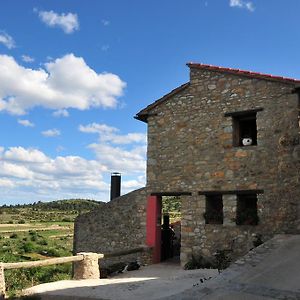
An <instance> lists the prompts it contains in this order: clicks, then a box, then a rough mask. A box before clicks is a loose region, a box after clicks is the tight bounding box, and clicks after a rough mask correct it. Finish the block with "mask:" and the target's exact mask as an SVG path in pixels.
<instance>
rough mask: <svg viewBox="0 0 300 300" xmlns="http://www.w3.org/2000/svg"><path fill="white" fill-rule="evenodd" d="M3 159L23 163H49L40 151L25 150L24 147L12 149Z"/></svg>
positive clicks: (2, 156)
mask: <svg viewBox="0 0 300 300" xmlns="http://www.w3.org/2000/svg"><path fill="white" fill-rule="evenodd" d="M3 151H4V150H3ZM1 158H3V159H5V160H9V161H14V162H23V163H24V162H26V163H46V162H48V161H49V159H48V158H47V156H46V155H45V154H44V153H43V152H41V151H40V150H38V149H32V148H29V149H24V148H23V147H10V148H9V149H8V150H6V151H5V152H4V153H2V154H1Z"/></svg>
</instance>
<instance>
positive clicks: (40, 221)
mask: <svg viewBox="0 0 300 300" xmlns="http://www.w3.org/2000/svg"><path fill="white" fill-rule="evenodd" d="M101 205H104V203H103V202H102V203H101V202H96V201H91V200H78V199H76V200H60V201H53V202H48V203H42V202H37V203H33V204H29V205H14V206H6V205H3V206H1V207H0V212H1V213H0V216H1V217H0V218H1V219H0V220H1V223H2V224H3V223H5V225H2V226H1V227H0V262H20V261H33V260H40V259H46V258H51V257H62V256H70V255H72V247H73V221H74V219H75V217H76V216H77V215H78V214H79V213H80V212H87V211H89V210H91V209H95V208H99V207H101ZM71 269H72V266H71V263H69V264H62V265H54V266H47V267H38V268H31V269H16V270H6V271H5V279H6V286H7V290H8V294H9V295H10V296H13V295H15V294H16V293H18V291H20V290H22V289H24V288H27V287H30V286H33V285H37V284H40V283H45V282H51V281H57V280H63V279H70V278H71Z"/></svg>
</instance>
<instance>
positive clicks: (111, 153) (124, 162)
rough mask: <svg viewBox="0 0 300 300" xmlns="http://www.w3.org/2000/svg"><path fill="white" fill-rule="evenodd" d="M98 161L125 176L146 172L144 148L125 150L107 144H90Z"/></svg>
mask: <svg viewBox="0 0 300 300" xmlns="http://www.w3.org/2000/svg"><path fill="white" fill-rule="evenodd" d="M89 148H90V149H92V150H93V151H94V153H95V155H96V158H97V160H98V161H101V162H105V164H106V165H107V166H109V169H110V170H113V171H118V172H121V173H124V174H126V175H128V174H132V173H141V172H142V173H143V172H145V171H146V161H145V156H146V150H147V149H146V146H140V147H134V148H133V149H131V150H126V149H124V148H121V147H114V146H112V145H108V144H100V143H99V144H98V143H94V144H90V145H89Z"/></svg>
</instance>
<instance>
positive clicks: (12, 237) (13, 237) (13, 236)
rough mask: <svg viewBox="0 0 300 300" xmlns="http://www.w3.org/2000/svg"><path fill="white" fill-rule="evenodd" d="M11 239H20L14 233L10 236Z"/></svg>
mask: <svg viewBox="0 0 300 300" xmlns="http://www.w3.org/2000/svg"><path fill="white" fill-rule="evenodd" d="M9 238H11V239H17V238H18V235H17V234H16V233H15V232H14V233H12V234H11V235H10V236H9Z"/></svg>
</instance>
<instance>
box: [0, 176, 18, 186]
mask: <svg viewBox="0 0 300 300" xmlns="http://www.w3.org/2000/svg"><path fill="white" fill-rule="evenodd" d="M0 186H1V187H6V188H13V187H15V184H14V182H13V181H12V180H9V179H2V178H0Z"/></svg>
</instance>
